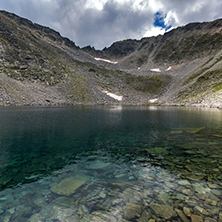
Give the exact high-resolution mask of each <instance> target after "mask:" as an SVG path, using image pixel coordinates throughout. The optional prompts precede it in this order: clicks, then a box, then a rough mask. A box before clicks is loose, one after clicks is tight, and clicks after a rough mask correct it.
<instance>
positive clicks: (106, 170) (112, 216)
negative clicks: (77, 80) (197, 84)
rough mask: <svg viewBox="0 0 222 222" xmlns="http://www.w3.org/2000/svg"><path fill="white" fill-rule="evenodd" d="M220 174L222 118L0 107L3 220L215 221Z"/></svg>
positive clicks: (161, 111)
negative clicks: (208, 219) (201, 219)
mask: <svg viewBox="0 0 222 222" xmlns="http://www.w3.org/2000/svg"><path fill="white" fill-rule="evenodd" d="M221 173H222V110H218V109H201V108H184V107H146V106H135V107H132V106H123V107H121V106H74V107H36V108H35V107H8V108H0V190H1V191H0V221H124V220H127V221H137V220H138V221H148V220H150V219H155V220H156V221H158V220H159V221H166V220H174V221H183V220H182V218H183V216H185V217H186V218H187V220H188V221H191V220H192V221H194V220H197V219H198V218H199V219H200V218H203V219H205V220H206V219H207V218H211V219H212V221H213V220H215V221H218V220H219V219H220V218H221V219H222V210H221V208H222V206H221V205H222V203H221V199H222V189H221V182H222V174H221ZM70 178H71V179H70ZM58 184H60V186H59V185H58ZM76 184H77V185H76ZM75 186H76V188H73V187H75ZM70 187H71V188H70ZM197 206H198V207H197ZM187 209H189V211H190V213H187ZM134 211H135V212H134ZM133 212H134V213H133ZM181 215H182V216H181ZM195 217H197V218H195Z"/></svg>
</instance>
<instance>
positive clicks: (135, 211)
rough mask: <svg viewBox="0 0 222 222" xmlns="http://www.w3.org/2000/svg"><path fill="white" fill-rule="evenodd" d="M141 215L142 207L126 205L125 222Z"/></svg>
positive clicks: (133, 204) (132, 204) (131, 204)
mask: <svg viewBox="0 0 222 222" xmlns="http://www.w3.org/2000/svg"><path fill="white" fill-rule="evenodd" d="M141 214H142V205H139V204H135V203H127V204H126V207H125V209H124V218H125V219H127V220H132V219H135V218H138V217H140V215H141Z"/></svg>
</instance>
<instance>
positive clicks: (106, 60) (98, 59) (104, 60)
mask: <svg viewBox="0 0 222 222" xmlns="http://www.w3.org/2000/svg"><path fill="white" fill-rule="evenodd" d="M94 59H95V60H97V61H103V62H108V63H112V64H117V63H118V62H113V61H110V60H108V59H102V58H94Z"/></svg>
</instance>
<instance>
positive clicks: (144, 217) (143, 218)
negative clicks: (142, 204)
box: [136, 210, 152, 222]
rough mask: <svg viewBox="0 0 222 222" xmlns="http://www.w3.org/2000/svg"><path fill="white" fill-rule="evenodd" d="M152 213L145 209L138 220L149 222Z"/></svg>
mask: <svg viewBox="0 0 222 222" xmlns="http://www.w3.org/2000/svg"><path fill="white" fill-rule="evenodd" d="M151 217H152V215H151V213H149V212H147V211H146V210H145V211H143V213H142V215H141V217H140V218H139V219H137V220H136V221H137V222H147V221H148V220H149V219H151Z"/></svg>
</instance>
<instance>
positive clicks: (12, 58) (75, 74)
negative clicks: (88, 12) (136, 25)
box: [0, 11, 222, 107]
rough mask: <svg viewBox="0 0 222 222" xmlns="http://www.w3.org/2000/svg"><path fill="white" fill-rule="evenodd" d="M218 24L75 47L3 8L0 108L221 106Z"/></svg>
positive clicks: (221, 22) (221, 43) (0, 17)
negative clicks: (105, 44) (101, 46)
mask: <svg viewBox="0 0 222 222" xmlns="http://www.w3.org/2000/svg"><path fill="white" fill-rule="evenodd" d="M221 77H222V20H217V21H214V22H210V23H193V24H188V25H187V26H185V27H179V28H177V29H175V30H172V31H170V32H168V33H166V34H165V35H163V36H158V37H152V38H143V39H141V40H125V41H121V42H116V43H113V45H111V46H110V47H109V48H104V49H103V50H101V51H98V50H95V49H94V48H92V47H90V46H88V47H85V48H82V49H80V48H79V47H77V46H76V45H75V43H74V42H72V41H70V40H69V39H67V38H64V37H62V36H61V35H60V34H59V33H58V32H56V31H54V30H52V29H50V28H48V27H43V26H40V25H38V24H34V23H32V22H31V21H29V20H27V19H23V18H20V17H18V16H16V15H14V14H11V13H8V12H5V11H0V105H3V106H4V105H67V104H150V103H152V104H153V103H155V104H167V105H199V106H212V107H222V78H221Z"/></svg>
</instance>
